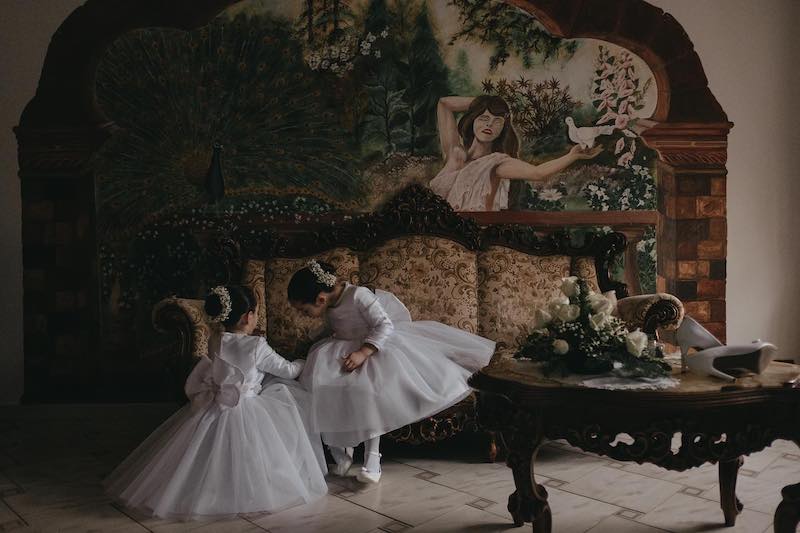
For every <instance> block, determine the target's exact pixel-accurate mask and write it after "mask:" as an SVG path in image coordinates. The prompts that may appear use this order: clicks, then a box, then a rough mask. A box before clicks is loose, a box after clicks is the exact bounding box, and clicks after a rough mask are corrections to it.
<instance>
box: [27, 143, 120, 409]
mask: <svg viewBox="0 0 800 533" xmlns="http://www.w3.org/2000/svg"><path fill="white" fill-rule="evenodd" d="M15 131H16V134H17V139H18V142H19V163H20V172H19V177H20V180H21V191H22V239H23V248H22V261H23V283H24V287H25V296H24V304H23V323H24V346H25V394H24V398H23V399H24V401H48V400H57V399H58V398H59V395H60V390H61V389H66V388H67V387H68V388H69V389H70V395H69V396H70V398H73V399H77V400H91V399H93V397H94V391H93V384H94V377H96V373H97V371H98V361H97V360H96V354H97V350H96V349H95V348H96V342H97V338H98V333H99V332H98V329H99V314H100V307H99V298H98V294H97V291H98V283H97V279H98V278H97V241H96V237H95V235H96V227H95V220H94V212H95V206H94V177H93V174H92V173H91V171H90V170H89V169H88V166H87V164H88V161H89V158H90V157H91V155H92V154H93V153H94V151H95V150H96V149H97V146H98V145H99V144H100V143H101V142H102V141H103V140H104V139H105V138H106V133H105V131H104V129H103V128H99V129H83V128H76V129H71V130H68V129H64V130H50V131H47V130H33V129H25V128H16V129H15Z"/></svg>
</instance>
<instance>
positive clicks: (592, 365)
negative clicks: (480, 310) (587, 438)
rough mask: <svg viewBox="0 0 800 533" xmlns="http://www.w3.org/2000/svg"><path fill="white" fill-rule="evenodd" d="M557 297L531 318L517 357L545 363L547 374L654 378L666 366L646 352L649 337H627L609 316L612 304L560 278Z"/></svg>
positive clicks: (665, 371)
mask: <svg viewBox="0 0 800 533" xmlns="http://www.w3.org/2000/svg"><path fill="white" fill-rule="evenodd" d="M561 293H562V294H561V295H560V296H558V297H556V298H554V299H553V300H551V301H550V302H549V303H548V305H547V307H546V308H539V309H537V310H536V315H535V322H536V323H535V325H534V327H535V329H534V331H533V332H532V333H531V334H530V335H529V336H528V338H527V340H526V341H525V342H524V343H523V345H522V346H521V347H520V349H519V351H518V352H517V353H516V355H515V357H517V358H528V359H532V360H534V361H540V362H542V363H544V371H545V373H547V374H549V373H554V372H555V373H560V374H562V375H563V374H568V373H576V374H603V373H612V374H614V375H616V376H619V377H627V378H639V377H641V378H654V377H661V376H666V375H668V374H669V373H670V366H669V364H668V363H666V362H665V361H663V360H662V359H661V358H660V357H657V355H656V353H654V352H655V351H654V349H653V348H651V347H649V339H648V337H647V334H646V333H644V332H642V331H640V330H638V329H636V330H635V331H628V329H627V328H626V327H625V323H624V322H623V321H622V320H620V319H619V318H617V317H615V316H612V312H613V311H614V305H615V304H614V302H613V301H611V300H610V299H608V298H607V297H605V296H604V295H602V294H599V293H596V292H594V291H592V290H590V289H589V287H588V285H587V284H586V282H585V281H584V280H582V279H579V278H577V277H576V276H571V277H568V278H564V279H563V281H562V284H561Z"/></svg>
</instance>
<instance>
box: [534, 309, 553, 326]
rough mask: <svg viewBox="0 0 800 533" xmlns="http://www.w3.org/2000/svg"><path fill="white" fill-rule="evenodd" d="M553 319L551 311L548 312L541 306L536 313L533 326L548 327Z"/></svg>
mask: <svg viewBox="0 0 800 533" xmlns="http://www.w3.org/2000/svg"><path fill="white" fill-rule="evenodd" d="M551 320H553V315H551V314H550V313H548V312H547V311H545V310H544V309H542V308H539V309H537V310H536V313H535V314H534V318H533V321H534V326H533V327H534V328H535V329H542V328H544V327H546V326H547V325H548V324H550V321H551Z"/></svg>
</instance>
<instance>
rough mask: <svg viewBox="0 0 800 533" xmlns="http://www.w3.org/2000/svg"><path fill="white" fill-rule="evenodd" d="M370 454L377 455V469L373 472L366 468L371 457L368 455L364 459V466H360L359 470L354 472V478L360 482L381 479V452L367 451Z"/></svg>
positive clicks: (376, 481)
mask: <svg viewBox="0 0 800 533" xmlns="http://www.w3.org/2000/svg"><path fill="white" fill-rule="evenodd" d="M369 455H370V456H373V455H374V456H377V458H378V459H377V460H378V470H377V471H376V472H373V471H372V470H368V469H367V466H366V465H367V463H369V462H370V461H369V460H370V459H372V457H368V458H366V459H365V460H364V466H362V467H361V470H360V471H359V472H358V474H356V479H357V480H358V481H360V482H361V483H379V482H380V480H381V463H380V460H381V454H379V453H375V452H369Z"/></svg>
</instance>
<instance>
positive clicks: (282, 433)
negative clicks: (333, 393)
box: [104, 384, 327, 519]
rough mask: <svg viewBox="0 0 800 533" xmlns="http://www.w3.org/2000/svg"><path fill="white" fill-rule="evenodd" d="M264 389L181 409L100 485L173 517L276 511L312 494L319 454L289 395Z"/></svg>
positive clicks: (318, 477)
mask: <svg viewBox="0 0 800 533" xmlns="http://www.w3.org/2000/svg"><path fill="white" fill-rule="evenodd" d="M269 389H270V390H268V391H267V390H265V391H264V392H262V395H260V396H249V397H243V398H241V400H240V402H239V404H238V405H237V406H235V407H232V408H225V407H221V406H219V405H218V404H217V403H214V402H212V403H211V404H209V405H208V406H206V407H203V408H201V409H199V410H197V409H196V410H194V411H193V410H192V409H191V406H188V405H187V406H186V407H183V408H181V409H180V410H179V411H177V412H176V413H175V414H174V415H172V416H171V417H170V418H169V419H168V420H167V421H166V422H164V423H163V424H162V425H161V426H159V427H158V429H156V430H155V431H154V432H153V434H152V435H150V436H149V437H148V438H147V439H146V440H145V441H144V442H143V443H142V444H141V445H140V446H139V447H138V448H136V450H134V451H133V453H131V455H130V456H128V458H127V459H125V460H124V461H123V462H122V464H120V465H119V466H118V467H117V468H116V470H114V472H112V473H111V475H110V476H109V477H108V478H107V479H106V480H105V482H104V484H105V486H106V489H107V491H108V492H109V493H110V494H111V495H112V496H113V497H115V498H116V499H118V500H119V501H120V502H121V503H122V504H124V505H126V506H128V507H132V508H136V509H139V510H141V511H143V512H145V513H147V514H150V515H153V516H158V517H162V518H179V519H198V518H204V517H219V516H227V515H235V514H238V513H252V512H265V511H268V512H277V511H280V510H282V509H286V508H288V507H292V506H295V505H300V504H304V503H308V502H311V501H314V500H316V499H318V498H320V497H321V496H323V495H324V494H325V493H326V492H327V485H326V483H325V479H324V477H323V472H322V470H321V469H320V465H319V462H320V458H319V456H318V455H317V453H315V450H314V448H313V446H312V444H311V443H310V442H309V437H308V435H307V433H306V430H305V426H304V425H303V421H302V419H301V416H300V414H299V412H298V410H297V407H296V406H295V402H294V399H293V396H292V393H291V392H290V390H289V388H288V387H286V386H283V385H280V384H274V385H272V386H271V387H270V388H269ZM320 451H321V450H320ZM322 461H323V463H324V459H323V460H322Z"/></svg>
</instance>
